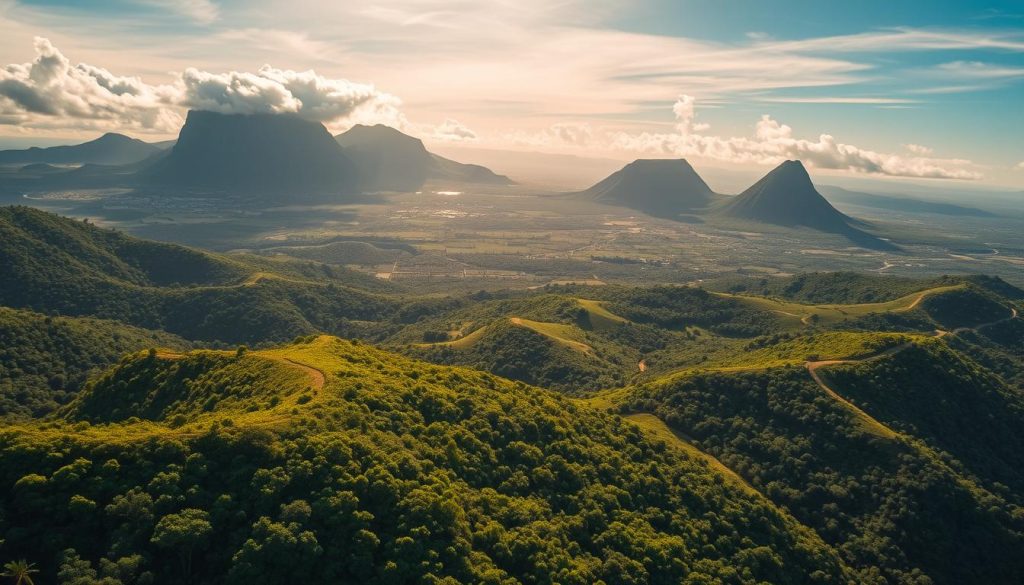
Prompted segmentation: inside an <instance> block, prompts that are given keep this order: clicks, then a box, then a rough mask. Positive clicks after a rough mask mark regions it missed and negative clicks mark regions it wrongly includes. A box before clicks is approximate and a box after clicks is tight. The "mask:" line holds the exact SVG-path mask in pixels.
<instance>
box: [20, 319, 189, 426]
mask: <svg viewBox="0 0 1024 585" xmlns="http://www.w3.org/2000/svg"><path fill="white" fill-rule="evenodd" d="M187 346H188V343H187V342H186V341H184V340H183V339H181V338H179V337H176V336H174V335H171V334H168V333H163V332H159V331H150V330H146V329H139V328H137V327H132V326H129V325H124V324H121V323H118V322H116V321H105V320H101V319H92V318H88V317H80V318H75V317H48V316H46V315H41V314H39V313H33V312H31V311H19V310H15V309H8V308H4V307H0V415H7V414H17V415H21V416H29V415H34V416H40V415H43V414H46V413H48V412H50V411H51V410H53V409H54V408H56V407H57V405H58V404H62V403H64V402H66V401H67V400H68V399H69V398H70V397H71V396H73V395H74V394H75V393H76V392H78V390H79V388H81V387H82V385H83V383H84V382H85V380H86V378H87V377H88V376H89V375H90V374H93V373H95V372H97V371H98V370H100V369H102V368H106V367H108V366H110V365H113V364H115V363H117V361H118V360H119V359H121V357H122V356H123V355H124V354H125V353H128V352H132V351H138V350H140V349H144V348H149V347H170V348H184V347H187Z"/></svg>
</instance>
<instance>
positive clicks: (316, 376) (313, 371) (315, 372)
mask: <svg viewBox="0 0 1024 585" xmlns="http://www.w3.org/2000/svg"><path fill="white" fill-rule="evenodd" d="M267 359H272V360H275V361H277V360H278V359H280V361H282V362H285V363H287V364H289V365H291V366H294V367H296V368H299V369H300V370H302V371H304V372H306V373H307V374H309V377H310V379H311V380H313V388H314V389H315V390H323V389H324V384H326V383H327V376H326V375H324V373H323V370H320V369H318V368H314V367H313V366H311V365H309V364H303V363H301V362H297V361H295V360H293V359H291V358H267Z"/></svg>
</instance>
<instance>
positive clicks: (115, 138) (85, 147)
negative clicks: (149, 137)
mask: <svg viewBox="0 0 1024 585" xmlns="http://www.w3.org/2000/svg"><path fill="white" fill-rule="evenodd" d="M160 150H161V149H160V148H159V147H158V146H156V145H153V144H150V143H148V142H143V141H142V140H139V139H137V138H131V137H129V136H125V135H124V134H118V133H116V132H107V133H106V134H103V135H102V136H100V137H99V138H96V139H94V140H90V141H88V142H83V143H81V144H71V145H66V146H50V147H45V148H40V147H37V146H33V147H31V148H26V149H23V150H3V151H0V164H32V163H47V164H99V165H123V164H131V163H136V162H140V161H143V160H145V159H147V158H149V157H151V156H153V155H154V154H157V153H158V152H160Z"/></svg>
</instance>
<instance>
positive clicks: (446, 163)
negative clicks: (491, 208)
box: [335, 124, 512, 191]
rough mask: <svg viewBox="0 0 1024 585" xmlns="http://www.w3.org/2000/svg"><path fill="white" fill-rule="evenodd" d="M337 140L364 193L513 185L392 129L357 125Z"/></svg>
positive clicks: (491, 173) (336, 137)
mask: <svg viewBox="0 0 1024 585" xmlns="http://www.w3.org/2000/svg"><path fill="white" fill-rule="evenodd" d="M335 140H336V141H337V142H338V144H340V145H341V146H342V147H343V148H344V149H345V153H346V155H348V156H349V158H351V159H352V160H353V161H354V163H355V165H356V167H357V169H358V173H359V185H360V188H361V189H363V190H365V191H417V190H419V189H420V188H421V187H423V185H424V184H425V183H426V182H427V181H436V182H440V183H450V184H461V183H479V184H488V185H511V184H512V181H511V180H510V179H509V178H508V177H505V176H502V175H498V174H495V173H494V172H492V171H491V170H489V169H487V168H486V167H482V166H480V165H470V164H463V163H459V162H455V161H453V160H449V159H446V158H444V157H441V156H438V155H436V154H433V153H431V152H429V151H427V149H426V147H425V146H423V141H422V140H420V139H419V138H414V137H412V136H409V135H408V134H404V133H402V132H400V131H398V130H396V129H394V128H391V127H389V126H384V125H383V124H377V125H374V126H364V125H362V124H356V125H355V126H353V127H352V128H350V129H349V130H347V131H346V132H343V133H342V134H338V135H337V136H335Z"/></svg>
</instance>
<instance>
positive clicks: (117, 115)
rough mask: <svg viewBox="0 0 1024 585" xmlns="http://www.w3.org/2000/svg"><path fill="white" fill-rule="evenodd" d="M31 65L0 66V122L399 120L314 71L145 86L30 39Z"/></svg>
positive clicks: (167, 127) (384, 96) (186, 78)
mask: <svg viewBox="0 0 1024 585" xmlns="http://www.w3.org/2000/svg"><path fill="white" fill-rule="evenodd" d="M35 51H36V57H35V59H34V60H33V61H32V62H30V63H24V64H12V65H7V66H6V67H4V68H3V69H0V123H2V124H12V125H18V126H20V127H25V128H49V127H60V128H68V127H77V128H101V127H116V128H119V129H125V128H129V129H134V130H140V131H153V132H174V131H177V129H178V128H179V127H180V126H181V123H182V111H183V110H184V109H197V110H209V111H214V112H220V113H224V114H294V115H297V116H300V117H302V118H306V119H309V120H315V121H318V122H324V123H331V122H339V121H343V120H346V119H347V118H350V117H354V116H356V115H359V116H360V117H361V119H372V118H374V117H378V118H384V119H397V118H400V114H399V113H398V109H399V106H400V104H401V102H400V100H399V99H398V98H397V97H395V96H393V95H391V94H388V93H386V92H382V91H380V90H378V89H376V88H375V87H374V86H372V85H368V84H363V83H356V82H352V81H348V80H346V79H331V78H327V77H323V76H321V75H318V74H317V73H316V72H314V71H291V70H282V69H275V68H273V67H270V66H269V65H265V66H263V67H261V68H260V69H259V71H257V72H256V73H248V72H238V71H231V72H228V73H209V72H206V71H199V70H197V69H194V68H189V69H186V70H185V71H184V73H182V74H181V75H179V76H178V79H177V80H175V81H174V82H173V83H171V84H166V85H150V84H147V83H145V82H144V81H142V80H141V79H140V78H138V77H122V76H118V75H115V74H113V73H111V72H110V71H108V70H106V69H103V68H101V67H95V66H93V65H89V64H86V63H78V64H72V63H71V61H70V60H69V59H68V58H67V57H65V56H64V55H63V54H62V53H61V52H60V51H59V50H58V49H57V48H56V47H54V46H53V44H52V43H51V42H50V41H49V40H47V39H44V38H39V37H37V38H36V39H35Z"/></svg>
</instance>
